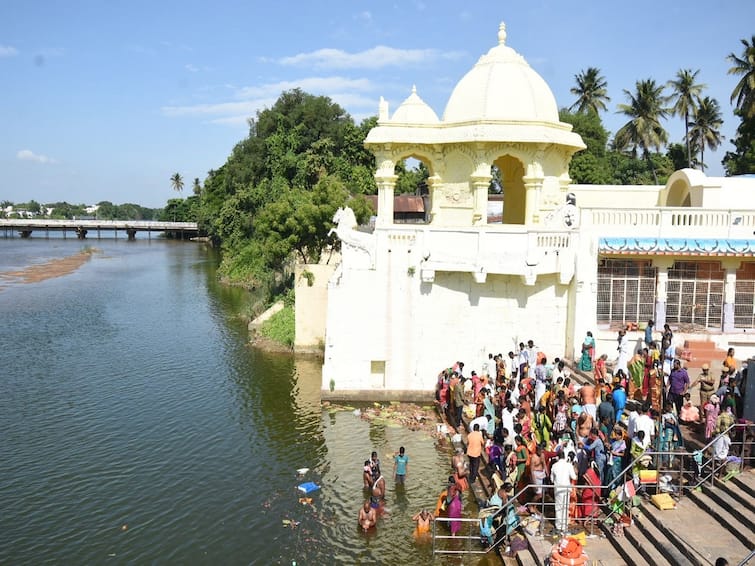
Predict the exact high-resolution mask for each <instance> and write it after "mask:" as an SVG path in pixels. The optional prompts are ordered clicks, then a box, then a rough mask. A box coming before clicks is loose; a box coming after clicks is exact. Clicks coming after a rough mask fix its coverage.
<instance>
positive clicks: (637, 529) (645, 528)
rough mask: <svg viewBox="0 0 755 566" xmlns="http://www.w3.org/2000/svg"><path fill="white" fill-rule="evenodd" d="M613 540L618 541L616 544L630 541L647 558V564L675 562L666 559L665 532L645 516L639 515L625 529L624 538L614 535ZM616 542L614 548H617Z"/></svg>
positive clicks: (661, 564) (660, 565)
mask: <svg viewBox="0 0 755 566" xmlns="http://www.w3.org/2000/svg"><path fill="white" fill-rule="evenodd" d="M611 540H612V542H613V541H616V544H621V543H624V544H626V542H627V541H628V542H630V543H631V545H632V547H633V548H634V549H635V550H637V551H638V552H639V553H640V554H641V555H642V557H643V558H644V559H645V560H644V562H645V563H646V564H654V565H656V566H672V565H673V564H674V563H673V562H670V561H669V560H667V559H666V554H665V553H664V552H663V550H662V547H663V546H664V544H665V543H666V544H667V541H666V540H665V538H664V536H663V534H662V533H661V532H660V531H658V529H656V528H655V526H654V525H653V524H652V523H651V522H650V521H649V520H648V519H646V518H644V517H641V516H637V517H635V518H634V524H633V525H632V526H630V527H628V528H625V529H624V539H617V538H615V537H613V535H612V536H611ZM616 544H614V548H616ZM617 550H618V549H617Z"/></svg>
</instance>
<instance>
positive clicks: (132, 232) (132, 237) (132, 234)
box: [126, 228, 136, 242]
mask: <svg viewBox="0 0 755 566" xmlns="http://www.w3.org/2000/svg"><path fill="white" fill-rule="evenodd" d="M126 234H127V235H128V241H129V242H133V241H134V240H136V229H135V228H128V229H127V230H126Z"/></svg>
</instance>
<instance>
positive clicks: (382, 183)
mask: <svg viewBox="0 0 755 566" xmlns="http://www.w3.org/2000/svg"><path fill="white" fill-rule="evenodd" d="M397 178H398V177H396V175H375V182H376V183H377V187H378V216H377V222H376V225H377V226H383V227H384V226H392V225H393V189H394V188H395V187H396V179H397Z"/></svg>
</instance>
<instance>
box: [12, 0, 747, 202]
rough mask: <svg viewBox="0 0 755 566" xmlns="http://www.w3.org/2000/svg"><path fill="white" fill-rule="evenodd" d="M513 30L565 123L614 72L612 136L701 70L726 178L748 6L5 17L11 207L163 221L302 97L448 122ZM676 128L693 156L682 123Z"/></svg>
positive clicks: (53, 7)
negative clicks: (117, 210)
mask: <svg viewBox="0 0 755 566" xmlns="http://www.w3.org/2000/svg"><path fill="white" fill-rule="evenodd" d="M500 21H505V22H506V25H507V31H508V39H507V44H508V45H510V46H511V47H513V48H514V49H516V50H517V51H519V52H520V53H521V54H522V55H524V57H525V58H526V59H527V60H528V61H529V63H530V65H531V66H532V67H533V68H534V69H535V70H536V71H538V72H539V73H540V74H541V75H542V76H543V78H544V79H545V80H546V82H548V84H549V85H550V87H551V89H552V90H553V93H554V95H555V97H556V100H557V101H558V104H559V106H569V105H571V104H572V102H573V100H574V97H573V95H572V94H571V93H570V92H569V89H570V88H571V87H572V86H573V85H574V75H575V74H577V73H579V72H580V71H581V70H583V69H586V68H587V67H590V66H594V67H598V68H599V69H601V71H602V72H603V74H604V76H605V78H606V79H607V81H608V90H609V95H610V96H611V102H610V107H609V112H607V113H604V115H603V120H604V123H605V124H606V126H607V128H608V129H609V130H611V131H612V132H614V131H616V130H617V129H618V128H619V127H620V126H621V125H622V124H623V123H624V122H625V120H624V119H623V117H622V116H621V115H618V114H616V113H615V110H616V104H618V103H622V102H625V101H626V100H625V96H624V94H623V89H629V90H633V89H634V84H635V81H636V80H638V79H645V78H654V79H655V80H656V81H658V82H661V83H665V82H666V81H667V80H669V79H671V78H673V77H674V75H675V73H676V71H677V70H679V69H681V68H692V69H700V75H699V79H700V80H701V81H702V82H704V83H706V84H707V85H708V89H707V91H706V94H708V95H709V96H712V97H714V98H716V99H718V101H719V103H720V104H721V107H722V110H723V114H724V119H725V122H724V127H723V133H724V134H725V136H726V138H727V139H726V141H725V142H724V144H723V146H722V150H719V151H718V152H716V153H715V154H710V153H709V152H706V162H707V163H709V164H710V169H709V170H708V173H709V174H713V175H717V174H723V169H722V167H721V164H720V161H721V157H722V156H723V154H724V153H725V151H726V150H728V149H730V148H731V143H730V140H731V139H732V138H733V137H734V134H735V130H736V127H737V124H738V121H737V120H736V119H735V117H734V116H733V114H732V107H731V104H730V102H729V97H730V95H731V91H732V88H733V87H734V85H735V84H736V81H737V79H736V77H734V76H729V75H727V74H726V71H727V69H728V68H729V64H728V63H727V61H726V55H728V54H729V53H730V52H732V51H734V52H736V53H737V54H739V53H741V47H742V45H741V43H740V41H739V40H740V39H741V38H750V37H751V36H752V34H753V33H755V2H754V1H752V0H727V1H726V2H716V3H711V2H702V1H699V0H690V1H685V2H677V1H668V0H661V1H657V0H656V1H648V0H636V1H634V2H617V1H613V0H608V1H605V0H602V1H596V0H583V1H580V2H571V3H567V2H561V1H556V0H527V1H524V2H523V1H521V0H520V1H516V2H514V1H504V0H496V1H481V0H475V1H474V2H458V1H450V0H449V1H447V0H441V1H431V0H401V1H396V2H394V3H392V4H391V3H390V2H368V1H363V2H358V1H355V0H339V1H328V0H325V1H322V2H287V1H278V2H264V3H263V2H259V1H254V0H246V1H243V0H237V1H227V0H217V1H216V2H206V1H195V0H184V1H182V2H176V1H173V0H170V1H167V0H166V1H154V0H151V1H145V0H129V1H128V2H126V1H124V2H103V1H101V0H91V1H83V0H71V1H68V2H63V1H48V0H38V1H37V0H3V1H2V3H0V101H2V103H0V132H1V133H0V171H2V174H0V200H10V201H14V202H22V201H26V200H30V199H35V200H37V201H39V202H53V201H59V200H60V201H62V200H65V201H68V202H69V203H74V204H79V203H86V204H94V203H96V202H99V201H102V200H109V201H112V202H114V203H118V204H120V203H124V202H135V203H138V204H142V205H144V206H150V207H159V206H163V205H164V204H165V202H166V201H167V199H169V198H173V197H174V196H175V192H174V191H172V189H171V185H170V181H169V178H170V176H171V175H172V174H173V173H175V172H179V173H180V174H181V175H182V176H183V177H184V179H185V182H186V189H185V191H184V192H185V193H190V191H191V184H192V181H193V179H194V178H195V177H199V178H200V180H202V181H204V178H205V176H206V174H207V171H209V170H210V169H213V168H217V167H219V166H220V165H222V164H223V163H224V162H225V160H226V158H227V156H228V154H229V153H230V151H231V150H232V148H233V146H234V145H235V144H236V143H237V142H238V141H240V140H241V139H243V138H244V137H245V136H246V134H247V125H246V118H247V117H249V116H253V115H254V113H255V112H256V111H257V110H258V109H261V108H264V107H266V106H269V105H270V104H272V103H273V102H274V101H275V99H276V98H277V97H278V95H279V94H280V92H281V91H282V90H284V89H289V88H293V87H296V86H300V87H301V88H303V89H304V90H306V91H308V92H311V93H313V94H323V95H328V96H330V97H331V98H333V100H335V101H336V102H338V103H340V104H341V105H342V106H343V107H344V108H346V110H347V111H348V112H349V113H350V114H351V115H352V116H354V117H355V118H356V119H358V120H361V119H362V118H364V117H366V116H369V115H373V114H377V107H378V99H379V97H380V96H381V95H382V96H384V97H385V98H386V99H387V100H388V101H389V102H390V105H391V110H395V108H396V107H397V105H398V104H399V103H400V102H401V101H402V100H403V99H404V98H406V97H407V96H408V95H409V93H410V91H411V87H412V85H413V84H416V85H417V89H418V92H419V94H420V96H421V97H422V98H423V99H424V100H425V101H426V102H427V103H428V104H430V106H432V107H433V108H434V109H435V111H436V113H437V114H438V115H439V116H442V114H443V110H444V108H445V105H446V102H447V100H448V98H449V96H450V94H451V91H452V89H453V87H454V85H455V84H456V83H457V82H458V80H459V79H460V78H461V77H462V76H463V75H464V74H465V73H466V72H467V71H468V70H469V69H470V68H471V67H472V66H473V65H474V63H475V62H476V61H477V59H478V58H479V56H480V55H482V54H483V53H485V52H486V51H487V50H488V49H489V48H490V47H492V46H494V45H495V44H496V42H497V30H498V24H499V22H500ZM666 127H667V129H668V130H669V132H670V138H671V140H672V141H681V140H682V136H683V131H684V130H683V124H682V121H681V120H680V119H678V118H672V119H670V120H669V121H668V122H667V124H666Z"/></svg>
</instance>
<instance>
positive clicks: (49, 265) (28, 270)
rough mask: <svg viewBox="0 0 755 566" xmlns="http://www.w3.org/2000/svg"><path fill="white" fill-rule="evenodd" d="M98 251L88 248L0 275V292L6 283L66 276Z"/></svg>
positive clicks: (24, 282)
mask: <svg viewBox="0 0 755 566" xmlns="http://www.w3.org/2000/svg"><path fill="white" fill-rule="evenodd" d="M99 251H100V250H98V249H96V248H89V249H86V250H82V251H81V252H79V253H77V254H73V255H70V256H67V257H63V258H59V259H51V260H49V261H46V262H43V263H38V264H35V265H30V266H29V267H25V268H23V269H19V270H15V271H6V272H3V273H0V290H2V289H3V287H4V286H5V285H3V282H6V281H7V282H9V283H23V284H29V283H39V282H40V281H45V280H47V279H52V278H55V277H62V276H64V275H68V274H70V273H73V272H74V271H76V270H77V269H79V268H80V267H81V266H82V265H84V264H85V263H86V262H88V261H89V260H90V259H91V258H92V255H94V254H95V253H99Z"/></svg>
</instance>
